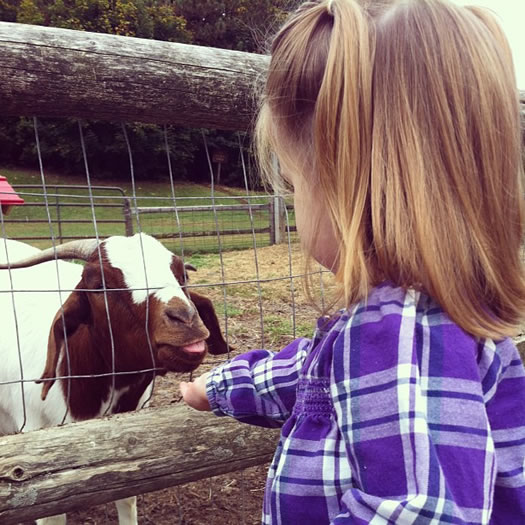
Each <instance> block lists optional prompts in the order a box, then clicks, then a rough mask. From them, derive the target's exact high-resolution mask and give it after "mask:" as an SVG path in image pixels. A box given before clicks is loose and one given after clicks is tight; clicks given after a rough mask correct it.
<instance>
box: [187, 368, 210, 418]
mask: <svg viewBox="0 0 525 525" xmlns="http://www.w3.org/2000/svg"><path fill="white" fill-rule="evenodd" d="M209 375H210V374H209V372H207V373H205V374H202V375H201V376H199V377H198V378H197V379H195V381H193V382H192V383H186V382H185V381H182V382H181V384H180V391H181V394H182V399H184V401H185V402H186V403H187V404H188V405H189V406H190V407H192V408H194V409H195V410H201V411H209V410H211V407H210V403H209V402H208V398H207V397H206V380H207V379H208V376H209Z"/></svg>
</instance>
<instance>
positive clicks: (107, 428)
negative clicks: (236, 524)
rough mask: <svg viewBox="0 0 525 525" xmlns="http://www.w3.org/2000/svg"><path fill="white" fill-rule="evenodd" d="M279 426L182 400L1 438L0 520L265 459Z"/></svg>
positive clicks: (53, 510) (69, 507) (61, 509)
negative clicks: (228, 415)
mask: <svg viewBox="0 0 525 525" xmlns="http://www.w3.org/2000/svg"><path fill="white" fill-rule="evenodd" d="M278 435H279V434H278V431H277V430H270V429H266V428H260V427H254V426H251V425H243V424H239V423H238V422H237V421H235V420H233V419H230V418H217V417H216V416H214V415H211V414H209V413H202V412H196V411H194V410H192V409H189V408H187V407H185V406H171V407H168V408H155V409H145V410H141V411H139V412H134V413H130V414H124V415H119V416H113V417H111V418H105V419H98V420H91V421H87V422H84V423H75V424H71V425H66V426H63V427H54V428H49V429H45V430H38V431H36V432H28V433H27V434H18V435H12V436H4V437H1V438H0V523H2V525H9V524H14V523H19V522H22V521H29V520H33V519H36V518H39V517H43V516H50V515H53V514H58V513H61V512H67V511H72V510H76V509H82V508H86V507H89V506H91V505H95V504H100V503H106V502H108V501H113V500H115V499H119V498H123V497H127V496H132V495H136V494H141V493H144V492H151V491H154V490H159V489H162V488H166V487H170V486H174V485H179V484H182V483H186V482H189V481H195V480H198V479H202V478H208V477H211V476H215V475H218V474H224V473H227V472H232V471H236V470H239V469H243V468H246V467H250V466H253V465H260V464H263V463H265V462H268V461H270V459H271V457H272V455H273V453H274V451H275V448H276V446H277V439H278Z"/></svg>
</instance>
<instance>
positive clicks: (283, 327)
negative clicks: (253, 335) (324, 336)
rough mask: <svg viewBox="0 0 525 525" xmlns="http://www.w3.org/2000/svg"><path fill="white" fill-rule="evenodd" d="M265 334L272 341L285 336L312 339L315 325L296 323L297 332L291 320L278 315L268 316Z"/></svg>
mask: <svg viewBox="0 0 525 525" xmlns="http://www.w3.org/2000/svg"><path fill="white" fill-rule="evenodd" d="M264 333H265V335H266V336H268V337H269V339H270V340H271V341H273V340H279V339H280V338H281V337H283V336H289V337H312V333H313V325H312V323H307V322H300V321H299V322H296V324H295V331H294V326H293V322H292V319H291V318H288V317H282V316H278V315H267V316H265V318H264Z"/></svg>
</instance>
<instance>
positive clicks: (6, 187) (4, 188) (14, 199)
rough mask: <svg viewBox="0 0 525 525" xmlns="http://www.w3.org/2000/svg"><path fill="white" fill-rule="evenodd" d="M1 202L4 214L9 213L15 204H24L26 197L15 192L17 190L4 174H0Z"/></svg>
mask: <svg viewBox="0 0 525 525" xmlns="http://www.w3.org/2000/svg"><path fill="white" fill-rule="evenodd" d="M0 204H1V205H2V215H7V214H8V213H9V212H10V211H11V209H12V208H13V206H19V205H20V204H24V199H21V198H20V197H19V196H18V195H17V194H16V193H15V190H14V189H13V188H12V187H11V185H10V184H9V182H7V179H6V178H5V177H3V176H2V175H0Z"/></svg>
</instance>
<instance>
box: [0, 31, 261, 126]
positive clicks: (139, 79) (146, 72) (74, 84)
mask: <svg viewBox="0 0 525 525" xmlns="http://www.w3.org/2000/svg"><path fill="white" fill-rule="evenodd" d="M267 65H268V58H267V57H265V56H262V55H255V54H251V53H243V52H239V51H229V50H223V49H214V48H209V47H200V46H193V45H185V44H174V43H170V42H160V41H156V40H145V39H139V38H130V37H121V36H115V35H106V34H98V33H89V32H84V31H73V30H69V29H57V28H51V27H40V26H30V25H23V24H13V23H9V22H1V23H0V114H2V115H15V116H48V117H78V118H83V119H95V120H111V121H126V122H135V121H138V122H152V123H157V124H163V123H167V124H178V125H181V126H184V127H188V128H189V127H194V128H198V127H203V128H212V129H213V128H217V129H231V130H246V129H248V128H249V127H250V124H251V122H252V120H253V114H254V101H255V96H254V94H255V89H256V84H257V79H258V78H260V77H261V76H262V75H263V74H264V71H265V70H266V68H267Z"/></svg>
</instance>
